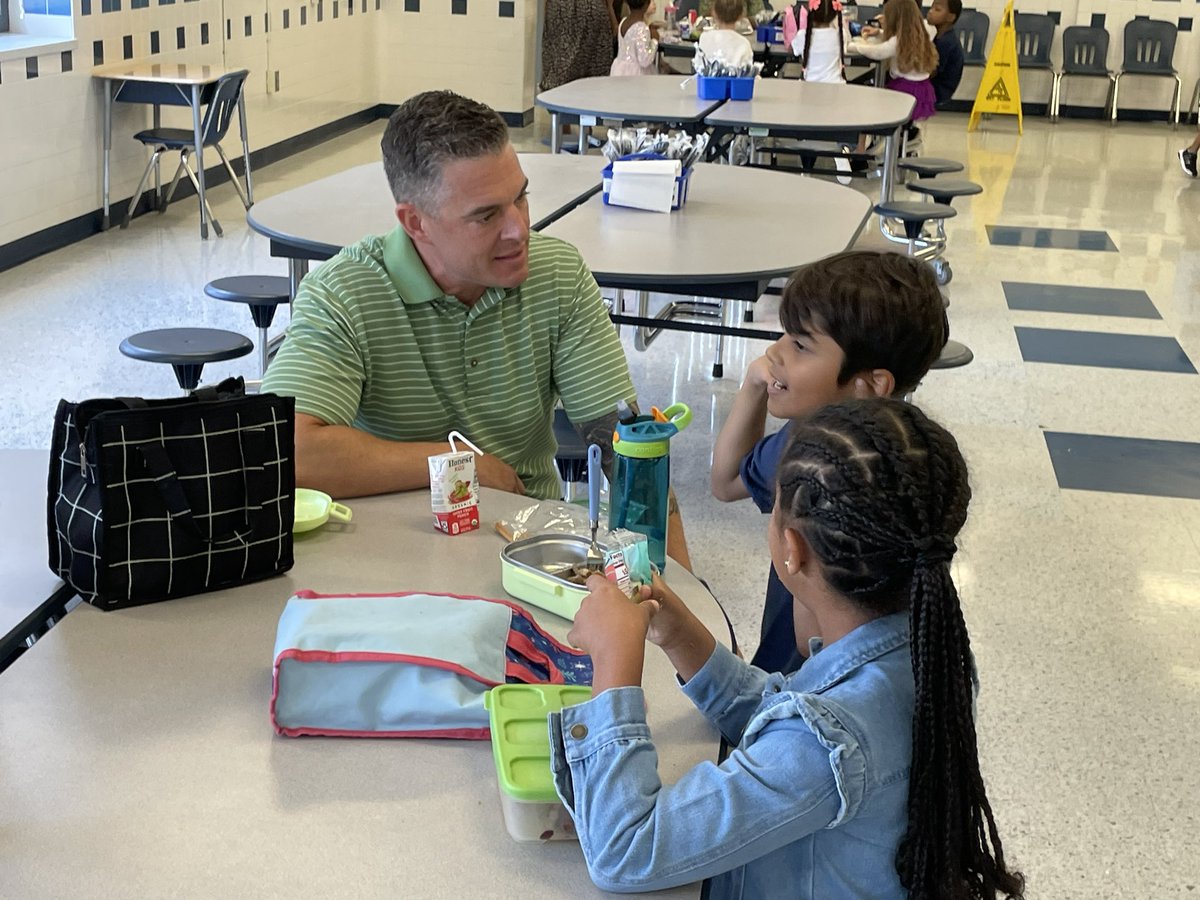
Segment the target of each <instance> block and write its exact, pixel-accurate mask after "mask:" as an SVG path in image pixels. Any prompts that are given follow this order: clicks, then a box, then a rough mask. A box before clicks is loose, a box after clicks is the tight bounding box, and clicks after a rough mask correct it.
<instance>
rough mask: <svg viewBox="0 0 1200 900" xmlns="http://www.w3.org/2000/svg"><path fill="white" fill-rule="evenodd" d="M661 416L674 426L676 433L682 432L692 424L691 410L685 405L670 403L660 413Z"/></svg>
mask: <svg viewBox="0 0 1200 900" xmlns="http://www.w3.org/2000/svg"><path fill="white" fill-rule="evenodd" d="M662 415H663V417H664V418H665V419H666V420H667V421H668V422H670V423H671V424H672V425H674V426H675V430H676V431H683V429H685V428H687V427H688V425H690V424H691V423H692V408H691V407H690V406H688V405H687V404H686V403H672V404H671V405H670V406H668V407H667V408H666V409H664V410H663V411H662Z"/></svg>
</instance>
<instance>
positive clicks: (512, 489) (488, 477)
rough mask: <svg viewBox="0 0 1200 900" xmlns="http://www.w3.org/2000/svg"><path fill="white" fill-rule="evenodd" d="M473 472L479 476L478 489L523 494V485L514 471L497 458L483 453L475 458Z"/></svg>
mask: <svg viewBox="0 0 1200 900" xmlns="http://www.w3.org/2000/svg"><path fill="white" fill-rule="evenodd" d="M475 472H476V474H477V475H478V476H479V485H480V487H490V488H497V489H498V490H501V491H508V492H509V493H510V494H524V493H525V485H524V483H523V482H522V481H521V478H520V476H518V475H517V471H516V469H514V468H513V467H512V466H510V465H509V464H508V463H506V462H505V461H504V460H502V459H501V458H500V457H498V456H492V455H491V454H490V453H485V454H483V455H482V456H479V455H477V456H476V457H475Z"/></svg>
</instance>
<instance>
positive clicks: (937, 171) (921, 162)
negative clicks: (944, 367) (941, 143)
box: [896, 156, 965, 178]
mask: <svg viewBox="0 0 1200 900" xmlns="http://www.w3.org/2000/svg"><path fill="white" fill-rule="evenodd" d="M896 168H897V169H902V170H904V172H905V173H906V174H907V173H908V172H912V173H913V174H914V175H916V176H917V177H918V178H936V177H937V176H938V175H952V174H954V173H955V172H961V171H962V170H963V169H964V168H965V167H964V166H963V164H962V163H960V162H959V161H958V160H956V159H940V158H938V157H936V156H909V157H906V158H904V159H900V160H897V161H896Z"/></svg>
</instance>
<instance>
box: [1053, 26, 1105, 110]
mask: <svg viewBox="0 0 1200 900" xmlns="http://www.w3.org/2000/svg"><path fill="white" fill-rule="evenodd" d="M1062 54H1063V64H1062V70H1061V71H1058V72H1055V73H1054V84H1053V85H1052V86H1051V88H1050V118H1051V119H1053V120H1055V121H1058V106H1059V102H1060V100H1061V98H1062V80H1063V79H1064V78H1066V77H1067V76H1068V75H1081V76H1090V77H1093V78H1096V77H1099V78H1107V79H1108V81H1109V84H1108V92H1107V93H1106V94H1105V97H1104V115H1105V116H1107V115H1109V104H1110V103H1111V102H1112V96H1113V88H1114V87H1115V86H1116V83H1117V79H1116V77H1115V76H1114V75H1113V73H1112V72H1111V71H1110V70H1109V68H1108V32H1107V31H1106V30H1105V29H1103V28H1093V27H1090V26H1088V25H1072V26H1070V27H1069V28H1066V29H1064V30H1063V36H1062Z"/></svg>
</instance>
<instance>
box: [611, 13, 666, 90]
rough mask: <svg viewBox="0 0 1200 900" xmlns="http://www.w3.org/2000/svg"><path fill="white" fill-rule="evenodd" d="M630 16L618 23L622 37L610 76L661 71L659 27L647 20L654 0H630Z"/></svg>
mask: <svg viewBox="0 0 1200 900" xmlns="http://www.w3.org/2000/svg"><path fill="white" fill-rule="evenodd" d="M627 2H628V4H629V15H628V16H626V17H625V18H624V19H622V20H621V24H620V25H618V26H617V31H618V32H620V39H619V42H618V44H617V58H616V59H614V60H613V64H612V68H611V69H610V70H609V73H608V74H610V75H654V74H655V73H656V72H657V71H658V29H657V28H655V27H654V26H653V25H650V24H648V23H647V22H646V16H649V15H651V14H652V13H653V12H654V0H627Z"/></svg>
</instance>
